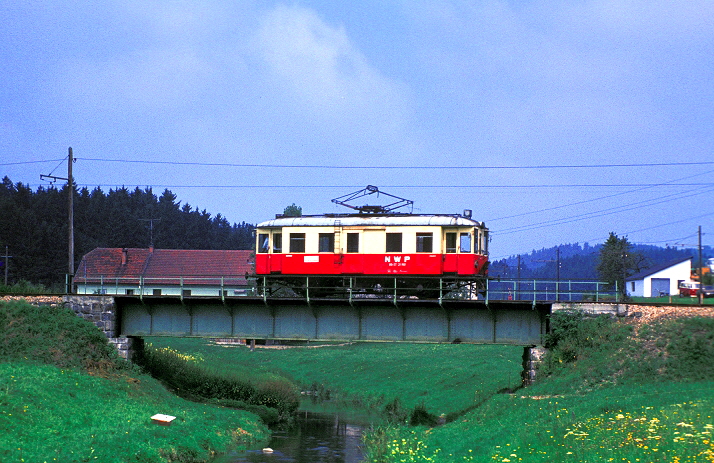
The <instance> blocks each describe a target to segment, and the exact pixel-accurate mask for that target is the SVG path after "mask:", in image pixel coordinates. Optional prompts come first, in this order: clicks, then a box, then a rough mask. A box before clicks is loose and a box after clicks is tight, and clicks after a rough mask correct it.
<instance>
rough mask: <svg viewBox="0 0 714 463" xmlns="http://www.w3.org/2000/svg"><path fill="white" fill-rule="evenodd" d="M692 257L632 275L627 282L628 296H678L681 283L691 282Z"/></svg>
mask: <svg viewBox="0 0 714 463" xmlns="http://www.w3.org/2000/svg"><path fill="white" fill-rule="evenodd" d="M691 272H692V257H684V258H681V259H677V260H675V261H671V262H667V263H666V264H662V265H658V266H655V267H652V268H648V269H647V270H643V271H642V272H640V273H638V274H636V275H632V276H631V277H629V278H627V279H626V280H625V285H626V286H627V294H628V295H630V296H635V297H658V296H664V295H670V294H671V295H676V294H678V289H677V288H678V287H679V283H681V282H684V281H691V279H690V277H691Z"/></svg>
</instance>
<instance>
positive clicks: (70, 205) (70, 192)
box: [40, 146, 74, 294]
mask: <svg viewBox="0 0 714 463" xmlns="http://www.w3.org/2000/svg"><path fill="white" fill-rule="evenodd" d="M73 163H74V156H73V155H72V147H71V146H70V147H69V154H68V156H67V178H63V177H56V176H54V175H40V180H45V179H49V180H50V182H55V181H57V180H66V181H67V198H68V199H67V209H68V217H67V229H68V235H69V236H68V237H67V238H68V239H67V241H68V252H67V254H68V261H69V265H68V271H69V273H68V274H67V281H66V288H65V289H66V291H67V294H69V293H71V292H72V279H73V278H74V179H73V178H72V164H73Z"/></svg>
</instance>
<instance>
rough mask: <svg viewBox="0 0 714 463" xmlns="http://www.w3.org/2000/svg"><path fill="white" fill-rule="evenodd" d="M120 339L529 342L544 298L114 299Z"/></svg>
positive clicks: (539, 337) (538, 335) (538, 327)
mask: <svg viewBox="0 0 714 463" xmlns="http://www.w3.org/2000/svg"><path fill="white" fill-rule="evenodd" d="M116 304H117V308H118V314H119V323H120V327H121V328H120V329H121V334H122V335H123V336H199V337H236V338H246V339H253V338H258V339H292V340H322V341H408V342H470V343H494V344H516V345H537V344H542V341H543V336H544V334H545V332H546V316H547V315H548V314H549V313H550V307H551V306H550V304H549V303H537V304H533V303H531V302H523V301H491V302H489V303H488V304H487V303H486V302H484V301H463V300H442V301H441V302H440V301H436V300H418V299H404V300H399V301H397V302H396V303H394V302H393V301H389V300H384V299H368V298H365V299H360V300H355V299H353V300H352V301H349V300H336V299H323V300H311V301H309V302H308V301H306V300H304V299H275V300H267V301H266V300H263V299H262V298H252V297H234V298H220V297H183V298H182V297H167V296H155V297H154V296H143V297H141V298H140V297H138V296H117V297H116Z"/></svg>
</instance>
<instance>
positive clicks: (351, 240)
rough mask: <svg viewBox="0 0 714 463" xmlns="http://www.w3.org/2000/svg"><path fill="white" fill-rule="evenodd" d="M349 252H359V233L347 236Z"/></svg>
mask: <svg viewBox="0 0 714 463" xmlns="http://www.w3.org/2000/svg"><path fill="white" fill-rule="evenodd" d="M347 252H359V233H348V234H347Z"/></svg>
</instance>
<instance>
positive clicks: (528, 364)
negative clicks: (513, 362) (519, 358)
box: [521, 346, 546, 387]
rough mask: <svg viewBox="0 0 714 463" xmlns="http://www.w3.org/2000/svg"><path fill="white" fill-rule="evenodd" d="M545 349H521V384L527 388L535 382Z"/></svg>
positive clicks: (528, 347) (539, 347) (535, 347)
mask: <svg viewBox="0 0 714 463" xmlns="http://www.w3.org/2000/svg"><path fill="white" fill-rule="evenodd" d="M545 353H546V349H545V347H543V346H526V347H524V348H523V371H522V372H521V384H522V385H523V387H528V386H530V385H531V384H533V383H534V382H535V380H536V376H537V371H538V367H539V366H540V364H541V363H543V357H544V356H545Z"/></svg>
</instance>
